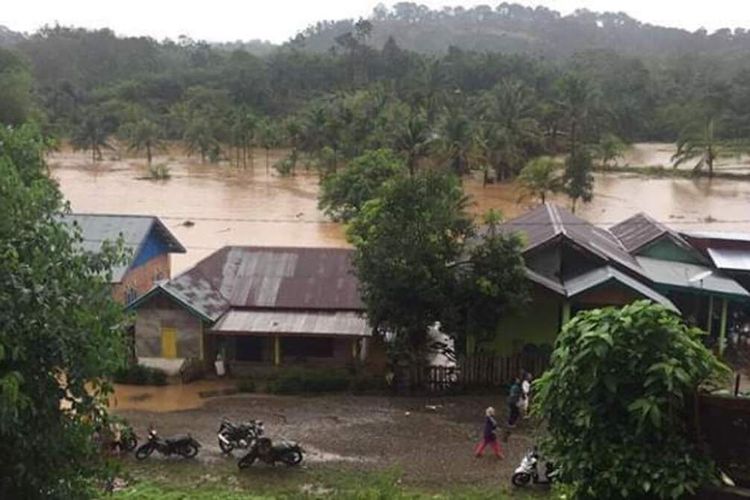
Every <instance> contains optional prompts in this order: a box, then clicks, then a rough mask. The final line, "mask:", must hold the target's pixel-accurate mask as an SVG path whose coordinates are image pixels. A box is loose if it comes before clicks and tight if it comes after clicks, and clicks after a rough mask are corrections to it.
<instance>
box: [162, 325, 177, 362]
mask: <svg viewBox="0 0 750 500" xmlns="http://www.w3.org/2000/svg"><path fill="white" fill-rule="evenodd" d="M161 356H162V357H163V358H170V359H171V358H176V357H177V330H176V329H175V328H165V327H162V329H161Z"/></svg>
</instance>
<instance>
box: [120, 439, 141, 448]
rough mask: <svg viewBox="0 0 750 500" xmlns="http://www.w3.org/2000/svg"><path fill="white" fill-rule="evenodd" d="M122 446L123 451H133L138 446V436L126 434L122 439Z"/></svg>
mask: <svg viewBox="0 0 750 500" xmlns="http://www.w3.org/2000/svg"><path fill="white" fill-rule="evenodd" d="M122 446H123V449H124V450H125V451H133V450H135V448H136V447H137V446H138V438H136V437H135V436H128V437H126V438H125V439H123V441H122Z"/></svg>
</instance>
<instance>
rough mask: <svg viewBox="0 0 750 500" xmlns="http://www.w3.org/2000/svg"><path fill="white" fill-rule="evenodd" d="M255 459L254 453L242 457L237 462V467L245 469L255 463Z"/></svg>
mask: <svg viewBox="0 0 750 500" xmlns="http://www.w3.org/2000/svg"><path fill="white" fill-rule="evenodd" d="M256 458H257V457H256V456H255V453H248V454H247V455H245V456H244V457H242V458H240V461H239V462H237V467H239V468H240V469H247V468H248V467H250V466H251V465H253V463H255V459H256Z"/></svg>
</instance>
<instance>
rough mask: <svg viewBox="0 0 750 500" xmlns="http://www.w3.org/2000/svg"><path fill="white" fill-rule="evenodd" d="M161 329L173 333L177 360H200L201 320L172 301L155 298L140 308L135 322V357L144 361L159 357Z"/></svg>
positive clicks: (160, 352)
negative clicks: (175, 334)
mask: <svg viewBox="0 0 750 500" xmlns="http://www.w3.org/2000/svg"><path fill="white" fill-rule="evenodd" d="M162 328H174V329H175V330H176V331H177V357H178V358H201V357H202V353H203V332H202V329H203V325H202V322H201V320H200V319H199V318H198V317H196V316H194V315H193V314H191V313H189V312H188V311H186V310H185V309H183V308H182V307H180V306H179V305H177V304H176V303H175V302H173V301H172V300H170V299H167V298H165V297H161V296H156V297H153V298H152V299H150V300H149V301H147V302H146V303H144V304H143V305H141V306H140V307H139V308H138V311H137V312H136V320H135V354H136V356H138V357H144V358H159V357H162V349H161V331H162Z"/></svg>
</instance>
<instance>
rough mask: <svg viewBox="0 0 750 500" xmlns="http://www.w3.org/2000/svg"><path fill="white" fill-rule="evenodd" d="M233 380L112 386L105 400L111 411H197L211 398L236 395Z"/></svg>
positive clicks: (235, 384)
mask: <svg viewBox="0 0 750 500" xmlns="http://www.w3.org/2000/svg"><path fill="white" fill-rule="evenodd" d="M236 386H237V383H236V381H232V380H223V379H222V380H216V379H212V380H198V381H195V382H192V383H190V384H169V385H164V386H151V385H148V386H145V385H125V384H115V391H114V393H113V394H112V395H111V396H110V398H109V406H110V408H112V409H114V410H118V411H121V410H141V411H151V412H157V413H163V412H172V411H181V410H191V409H194V408H200V407H201V406H203V404H204V403H206V400H207V399H208V398H211V397H216V396H221V395H227V394H231V393H234V392H236Z"/></svg>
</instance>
